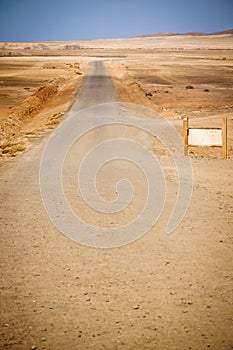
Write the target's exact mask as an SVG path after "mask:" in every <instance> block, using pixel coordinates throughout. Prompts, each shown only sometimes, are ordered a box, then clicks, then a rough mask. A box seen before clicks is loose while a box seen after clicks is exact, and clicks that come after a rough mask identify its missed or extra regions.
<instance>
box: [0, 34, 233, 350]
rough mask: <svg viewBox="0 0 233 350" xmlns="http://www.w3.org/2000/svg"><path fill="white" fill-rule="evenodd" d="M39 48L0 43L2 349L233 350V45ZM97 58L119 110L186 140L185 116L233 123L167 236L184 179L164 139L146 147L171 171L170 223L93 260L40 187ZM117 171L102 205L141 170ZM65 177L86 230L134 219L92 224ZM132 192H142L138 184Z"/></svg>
mask: <svg viewBox="0 0 233 350" xmlns="http://www.w3.org/2000/svg"><path fill="white" fill-rule="evenodd" d="M40 45H41V46H39V44H38V43H2V44H1V45H0V47H2V50H1V56H2V57H0V70H1V74H0V101H1V104H0V137H1V140H0V146H1V152H0V155H1V158H0V160H1V162H0V177H1V185H0V191H1V210H0V223H1V260H2V273H1V275H2V283H1V341H0V344H1V347H2V348H3V349H4V348H6V349H23V350H24V349H48V350H50V349H55V350H60V349H61V350H64V349H65V350H66V349H67V350H68V349H71V348H72V349H97V350H99V349H110V350H113V349H116V350H117V349H122V350H126V349H127V350H131V349H151V350H154V349H158V350H160V349H161V350H183V349H184V350H186V349H190V350H191V349H196V350H200V349H215V350H220V349H221V350H228V349H232V348H233V338H232V334H233V332H232V321H233V318H232V297H233V294H232V284H233V276H232V271H233V266H232V265H233V264H232V232H233V220H232V214H233V206H232V203H233V183H232V174H233V132H232V131H233V118H232V117H233V74H232V69H233V35H232V34H221V35H212V36H207V35H201V36H198V35H187V36H178V35H177V36H170V35H167V36H166V35H162V36H155V37H153V36H152V37H147V38H132V39H124V40H123V39H119V40H105V41H103V40H99V41H87V42H72V43H71V42H69V43H52V44H51V43H41V44H40ZM67 45H68V46H67ZM70 45H71V46H70ZM72 45H73V46H72ZM77 45H78V46H77ZM98 60H101V61H102V62H103V64H104V66H105V67H106V69H107V71H108V72H109V75H110V76H111V77H112V83H113V87H114V89H115V99H116V100H117V101H123V102H130V103H134V104H138V105H142V106H145V107H147V108H149V109H151V110H153V111H155V112H158V113H160V114H161V115H162V116H163V117H164V118H166V119H167V120H169V121H170V122H171V123H172V124H173V125H174V126H175V127H176V130H177V131H178V133H179V134H180V135H182V118H183V116H184V115H186V116H189V117H190V119H191V123H192V125H195V126H196V125H197V126H200V125H201V126H208V127H215V126H219V125H221V118H222V116H226V117H227V119H228V158H227V159H222V158H221V150H220V149H216V148H211V149H210V148H195V149H194V148H193V149H190V152H189V156H190V158H191V162H192V168H193V181H194V183H193V194H192V199H191V203H190V206H189V208H188V210H187V213H186V216H185V218H184V220H183V221H182V222H181V224H180V225H179V226H178V227H177V229H176V230H175V231H174V232H173V233H172V234H171V235H167V234H165V227H166V223H167V219H168V217H169V215H170V213H171V208H172V206H173V205H174V202H175V199H176V193H177V173H176V169H175V168H174V165H173V166H172V165H171V163H170V160H169V155H167V153H164V152H163V150H162V149H160V148H158V145H157V144H156V142H155V140H151V138H148V139H146V143H145V144H146V146H147V147H148V149H149V151H150V152H152V153H153V154H155V155H156V156H157V157H158V159H159V160H160V162H161V164H162V165H163V166H164V172H165V174H166V179H167V184H168V190H169V191H170V192H169V196H168V198H167V202H166V207H165V211H164V212H163V214H162V216H161V218H160V219H159V221H158V223H157V224H156V225H155V227H153V228H152V229H151V230H150V231H149V232H148V233H147V234H146V235H144V236H143V237H142V238H141V239H139V240H137V241H136V242H134V243H132V244H129V245H126V246H123V247H119V248H115V249H94V248H88V247H85V246H81V245H79V244H77V243H75V242H73V241H71V240H69V239H68V238H67V237H65V236H63V235H62V234H60V232H59V231H58V230H57V229H56V228H55V227H54V226H53V224H52V223H51V222H50V220H49V218H48V216H47V214H46V211H45V208H44V207H43V203H42V200H41V195H40V188H39V168H40V159H41V154H42V153H43V149H44V147H45V145H46V142H47V141H48V138H49V136H50V133H51V131H52V130H53V129H54V128H56V126H57V125H58V124H59V123H60V122H62V121H63V120H66V118H67V113H68V111H69V110H70V108H72V107H71V106H72V103H73V102H75V103H79V100H81V96H82V94H81V93H80V94H79V93H78V94H77V95H76V92H77V89H78V88H79V87H80V86H81V84H82V83H84V82H85V76H86V75H87V74H90V71H89V70H87V68H88V64H89V63H90V62H93V61H98ZM97 76H98V75H97ZM99 78H101V77H99ZM187 86H189V87H190V86H191V87H192V88H187ZM79 92H80V89H79ZM136 134H137V133H136ZM136 134H135V133H134V137H136V136H137V135H136ZM98 137H100V135H97V140H98ZM138 137H139V138H140V135H138ZM95 139H96V137H94V136H93V137H92V139H91V140H92V141H94V140H95ZM86 142H87V144H88V143H89V140H88V139H87V140H86ZM80 149H81V150H82V147H80V148H79V147H78V148H77V152H81V151H80ZM78 156H80V154H79V153H78ZM109 171H110V173H108V172H107V173H106V174H105V173H103V174H102V175H103V178H102V180H101V179H100V183H99V186H100V189H101V191H102V192H103V193H102V194H103V195H104V196H106V197H109V196H110V195H111V194H112V193H111V181H110V184H109V186H108V185H106V183H107V182H108V181H109V176H112V177H111V180H112V181H113V179H114V178H115V177H116V178H117V176H118V175H119V176H120V175H121V173H123V174H124V175H125V174H126V175H127V174H128V173H129V177H130V176H131V167H129V168H125V165H124V166H123V165H121V164H116V166H115V168H114V167H113V169H110V170H109ZM133 171H134V170H133V169H132V172H133ZM109 174H111V175H109ZM65 175H66V176H67V179H68V186H70V187H68V196H70V198H71V200H73V202H74V206H75V205H76V206H77V208H76V209H77V212H78V211H80V213H81V215H82V217H83V218H84V219H85V220H88V219H89V220H91V221H93V222H94V223H96V222H97V224H98V225H100V227H104V226H105V225H106V226H107V227H108V226H111V225H112V224H113V225H115V226H117V225H118V224H119V223H120V220H123V221H124V220H126V218H127V217H124V216H123V215H121V218H119V219H117V218H115V217H114V222H112V221H111V220H110V221H108V220H109V219H107V218H106V215H105V216H103V217H102V216H101V215H100V214H99V215H97V214H96V213H95V215H93V216H92V214H91V212H90V210H89V209H87V207H86V206H85V205H84V204H82V203H81V202H80V199H79V200H78V201H76V199H77V198H75V197H74V196H73V193H74V191H72V184H71V177H72V176H71V174H70V173H69V172H68V173H67V174H65ZM134 176H135V175H134ZM132 177H133V175H132ZM134 180H135V186H138V188H139V191H138V193H139V194H140V193H141V194H143V191H142V190H143V189H144V187H143V186H142V184H141V178H140V177H138V178H137V177H136V179H135V178H134ZM72 196H73V197H72ZM141 197H143V195H142V196H141ZM141 197H140V195H139V204H137V203H136V207H135V209H133V208H132V211H131V214H132V215H135V213H137V212H138V208H139V206H140V205H141V200H142V198H141Z"/></svg>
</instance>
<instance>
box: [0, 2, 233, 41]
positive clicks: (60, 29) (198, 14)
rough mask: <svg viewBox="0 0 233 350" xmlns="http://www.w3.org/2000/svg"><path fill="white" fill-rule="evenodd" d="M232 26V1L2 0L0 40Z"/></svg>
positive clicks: (79, 37)
mask: <svg viewBox="0 0 233 350" xmlns="http://www.w3.org/2000/svg"><path fill="white" fill-rule="evenodd" d="M231 28H233V0H191V1H190V0H140V1H139V0H112V1H111V0H86V1H81V0H66V1H63V0H0V41H51V40H83V39H97V38H117V37H132V36H137V35H145V34H152V33H158V32H180V33H184V32H189V31H203V32H207V33H210V32H215V31H220V30H224V29H231Z"/></svg>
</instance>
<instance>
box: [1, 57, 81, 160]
mask: <svg viewBox="0 0 233 350" xmlns="http://www.w3.org/2000/svg"><path fill="white" fill-rule="evenodd" d="M0 67H1V68H2V70H1V75H0V99H1V107H0V112H1V118H0V157H2V158H6V157H9V156H10V157H12V156H15V155H17V154H19V153H20V152H22V151H24V150H26V149H27V148H28V147H29V146H30V144H31V142H32V140H33V139H34V138H36V137H38V136H40V135H41V134H43V133H45V132H46V131H48V130H50V129H53V128H54V126H55V125H57V124H58V123H59V121H60V119H61V118H62V116H63V115H64V113H65V112H66V111H67V110H68V108H69V107H70V105H71V104H72V101H73V98H74V95H75V93H76V92H77V89H78V88H79V87H80V85H81V83H82V79H83V77H84V75H85V72H86V70H87V67H88V62H87V61H85V60H82V61H81V62H80V61H79V60H77V59H69V58H66V59H64V58H60V60H57V59H51V58H50V59H44V58H43V57H40V58H33V59H31V60H30V59H27V60H25V58H24V59H23V58H21V57H18V58H7V59H6V58H1V60H0Z"/></svg>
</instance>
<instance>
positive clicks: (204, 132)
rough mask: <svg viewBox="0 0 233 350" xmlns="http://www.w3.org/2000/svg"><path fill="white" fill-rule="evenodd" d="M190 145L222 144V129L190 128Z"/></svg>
mask: <svg viewBox="0 0 233 350" xmlns="http://www.w3.org/2000/svg"><path fill="white" fill-rule="evenodd" d="M188 144H189V145H190V146H222V129H189V135H188Z"/></svg>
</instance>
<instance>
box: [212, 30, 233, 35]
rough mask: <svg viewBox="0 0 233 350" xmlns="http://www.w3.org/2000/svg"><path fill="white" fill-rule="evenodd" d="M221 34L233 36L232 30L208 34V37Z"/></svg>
mask: <svg viewBox="0 0 233 350" xmlns="http://www.w3.org/2000/svg"><path fill="white" fill-rule="evenodd" d="M222 34H231V35H233V29H228V30H224V31H222V32H215V33H210V34H209V35H222Z"/></svg>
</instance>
